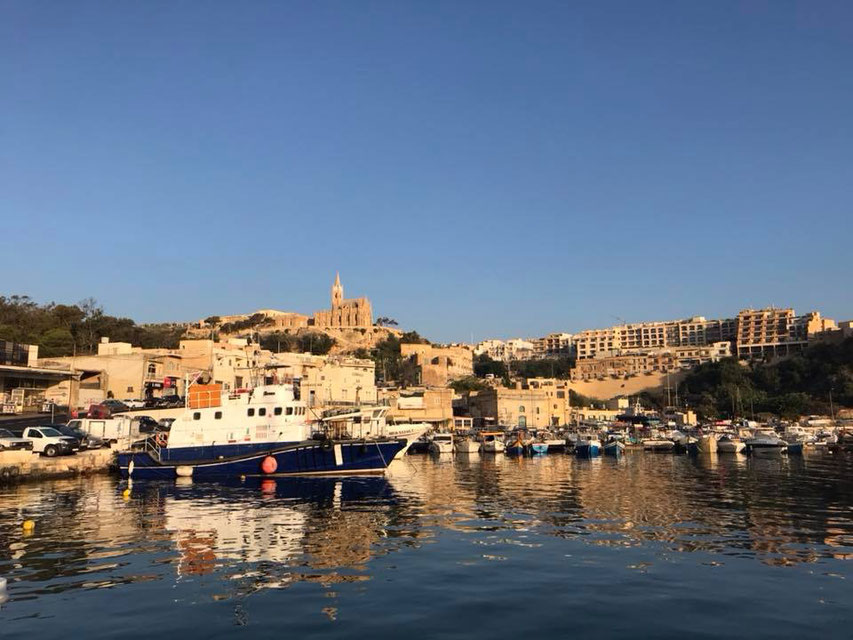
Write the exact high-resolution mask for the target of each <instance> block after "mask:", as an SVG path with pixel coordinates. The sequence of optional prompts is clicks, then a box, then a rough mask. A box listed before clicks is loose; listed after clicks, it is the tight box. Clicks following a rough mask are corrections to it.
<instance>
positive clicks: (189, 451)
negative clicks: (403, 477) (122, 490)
mask: <svg viewBox="0 0 853 640" xmlns="http://www.w3.org/2000/svg"><path fill="white" fill-rule="evenodd" d="M200 393H206V394H208V396H206V397H204V398H199V395H200ZM299 395H300V394H299V385H298V383H296V384H282V385H264V386H260V387H256V388H255V389H253V390H251V391H246V392H241V393H235V394H232V395H230V396H228V397H227V398H221V397H220V392H219V391H218V390H215V391H213V392H211V391H210V390H209V389H205V390H204V391H203V392H200V391H196V390H195V389H193V387H190V388H189V390H188V396H187V398H188V404H187V407H186V409H185V411H184V413H183V415H181V416H179V417H178V418H177V419H176V420H175V421H174V423H172V427H171V430H170V431H169V432H168V433H165V432H164V433H158V434H156V435H155V436H152V437H149V438H146V439H144V440H142V441H140V442H139V443H137V444H136V445H135V446H134V447H132V448H131V449H130V450H127V451H122V452H119V454H118V466H119V470H120V472H121V475H122V476H123V477H126V478H134V479H136V478H139V479H146V478H152V479H158V478H159V479H168V478H176V477H192V478H195V479H200V480H204V479H217V480H221V479H224V478H241V477H246V478H250V477H270V478H275V477H281V476H291V475H352V474H380V473H384V471H385V469H386V468H387V467H388V464H389V463H390V462H391V460H393V459H394V457H395V456H396V455H397V454H398V453H400V452H401V451H402V450H403V449H404V448H405V447H406V444H407V441H406V440H405V439H404V438H399V439H398V438H375V439H374V438H371V439H368V438H363V439H353V438H351V437H349V436H346V435H345V434H343V433H339V434H335V433H332V432H327V433H323V434H318V433H316V430H315V428H314V427H313V426H312V425H310V424H308V423H307V421H306V415H307V407H306V405H305V404H304V403H303V402H301V401H300V399H299Z"/></svg>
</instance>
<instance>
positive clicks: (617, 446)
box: [604, 440, 625, 458]
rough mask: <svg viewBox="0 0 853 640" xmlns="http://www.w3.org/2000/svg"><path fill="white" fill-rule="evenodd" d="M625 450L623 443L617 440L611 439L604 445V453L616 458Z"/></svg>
mask: <svg viewBox="0 0 853 640" xmlns="http://www.w3.org/2000/svg"><path fill="white" fill-rule="evenodd" d="M624 451H625V444H624V443H622V442H620V441H619V440H611V441H610V442H608V443H607V444H605V445H604V455H606V456H613V457H614V458H618V457H620V456H621V455H622V453H623V452H624Z"/></svg>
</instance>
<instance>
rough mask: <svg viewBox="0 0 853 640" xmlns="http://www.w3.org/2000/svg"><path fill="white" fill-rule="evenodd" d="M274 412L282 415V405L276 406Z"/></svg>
mask: <svg viewBox="0 0 853 640" xmlns="http://www.w3.org/2000/svg"><path fill="white" fill-rule="evenodd" d="M273 413H274V414H275V415H277V416H280V415H281V407H276V408H275V409H273Z"/></svg>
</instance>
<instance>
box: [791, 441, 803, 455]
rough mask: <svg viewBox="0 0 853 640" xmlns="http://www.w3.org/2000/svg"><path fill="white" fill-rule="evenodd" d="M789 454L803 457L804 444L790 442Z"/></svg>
mask: <svg viewBox="0 0 853 640" xmlns="http://www.w3.org/2000/svg"><path fill="white" fill-rule="evenodd" d="M788 454H789V455H791V454H793V455H795V456H801V455H803V443H802V442H789V443H788Z"/></svg>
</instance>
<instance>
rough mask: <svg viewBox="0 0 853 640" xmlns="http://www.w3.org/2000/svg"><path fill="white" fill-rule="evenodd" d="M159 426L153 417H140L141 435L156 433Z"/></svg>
mask: <svg viewBox="0 0 853 640" xmlns="http://www.w3.org/2000/svg"><path fill="white" fill-rule="evenodd" d="M159 426H160V425H159V423H158V422H157V420H155V419H154V418H152V417H151V416H139V433H154V431H156V430H157V429H158V428H159Z"/></svg>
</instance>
